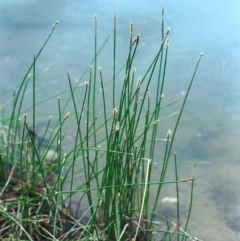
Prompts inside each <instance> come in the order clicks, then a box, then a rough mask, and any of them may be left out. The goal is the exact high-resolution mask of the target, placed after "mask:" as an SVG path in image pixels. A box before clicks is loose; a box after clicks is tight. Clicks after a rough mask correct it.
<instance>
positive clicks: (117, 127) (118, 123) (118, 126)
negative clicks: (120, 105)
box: [115, 121, 120, 131]
mask: <svg viewBox="0 0 240 241" xmlns="http://www.w3.org/2000/svg"><path fill="white" fill-rule="evenodd" d="M119 129H120V122H119V121H118V122H117V124H116V126H115V131H119Z"/></svg>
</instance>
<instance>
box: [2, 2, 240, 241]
mask: <svg viewBox="0 0 240 241" xmlns="http://www.w3.org/2000/svg"><path fill="white" fill-rule="evenodd" d="M156 2H157V3H156ZM0 4H1V10H0V32H1V38H0V83H1V90H0V91H1V97H0V98H1V108H2V106H3V105H4V106H7V107H9V109H10V107H11V99H12V91H13V89H15V88H16V86H17V85H19V84H20V82H21V80H22V78H23V76H24V74H25V73H26V71H27V69H28V67H29V66H30V64H31V61H32V59H33V55H34V53H36V52H37V51H38V50H39V49H40V47H41V46H42V43H43V42H44V41H45V39H46V37H47V34H48V33H49V31H50V30H51V27H52V25H53V23H54V22H55V21H56V20H58V21H59V26H58V27H57V29H56V31H55V32H54V34H53V36H52V38H51V39H50V41H49V43H48V44H47V46H46V48H45V49H44V51H43V53H42V55H41V57H40V59H39V60H38V63H37V73H38V76H37V85H38V88H39V89H38V92H37V93H38V95H37V101H38V102H39V101H42V100H45V99H48V98H50V97H52V98H50V99H49V100H48V102H46V103H45V102H43V103H42V105H41V106H39V107H38V112H39V118H40V117H41V118H42V121H43V122H44V120H45V119H46V118H47V116H49V115H54V113H56V112H57V111H56V108H57V97H58V96H61V101H62V103H64V101H65V100H66V96H67V95H68V93H69V92H68V93H64V91H65V90H67V89H68V81H67V73H70V75H71V79H72V81H73V82H74V81H76V82H77V81H78V80H79V77H80V76H81V73H82V72H83V71H84V70H85V69H86V68H87V67H88V66H89V64H90V63H91V61H92V58H93V53H94V52H93V50H94V41H93V40H94V14H97V16H98V42H99V46H100V45H101V43H103V41H104V40H105V39H106V36H107V35H108V34H109V33H110V32H111V29H112V26H113V14H114V12H117V48H118V51H117V68H120V67H121V66H122V65H123V64H124V63H125V59H126V54H127V46H128V39H129V23H130V22H133V23H134V26H135V28H134V32H135V33H140V34H141V43H144V46H143V47H142V49H141V51H140V52H139V56H138V57H139V59H141V61H140V62H139V63H138V67H137V75H143V74H144V73H145V71H146V68H147V67H148V64H149V62H150V61H151V59H152V57H153V56H154V54H155V53H156V50H157V49H158V46H159V38H160V37H161V31H160V29H161V9H162V7H164V8H165V26H166V27H170V28H171V33H170V36H169V37H170V49H169V65H168V73H167V84H166V88H165V95H166V98H169V99H168V100H175V99H178V100H179V101H181V100H183V96H184V93H185V91H186V88H187V86H188V83H189V81H190V79H191V76H192V73H193V70H194V67H195V65H196V61H197V58H198V56H199V54H200V52H204V56H203V59H202V61H201V63H200V66H199V69H198V73H197V75H196V78H195V81H194V83H193V87H192V90H191V93H190V95H189V99H188V102H187V105H186V109H185V111H184V114H183V117H182V120H181V123H180V125H179V131H178V135H177V138H176V142H175V145H174V149H175V150H176V151H177V156H178V160H179V161H180V162H181V161H182V164H181V165H180V167H179V169H180V170H179V171H180V176H181V177H182V178H186V177H190V176H191V173H192V169H193V166H194V163H197V167H196V170H195V176H196V178H197V180H196V182H195V183H196V186H195V191H194V192H195V197H194V204H193V205H194V208H193V213H192V219H191V221H190V224H189V233H191V234H193V235H195V236H197V237H198V238H200V239H202V240H218V241H225V240H240V195H239V193H240V188H239V185H238V182H239V181H240V177H239V172H240V158H239V148H240V126H239V121H240V105H239V102H240V68H239V67H240V66H239V62H240V57H239V56H240V41H239V36H240V24H239V23H240V15H239V12H240V2H239V1H237V0H231V1H226V0H222V1H219V0H210V1H191V0H182V1H173V0H168V1H144V0H140V1H137V0H132V1H127V0H121V1H117V0H112V1H108V0H103V1H100V0H99V1H77V0H73V1H66V0H65V1H47V0H41V1H40V0H39V1H33V0H31V1H30V0H29V1H27V0H25V1H20V0H19V1H18V0H15V1H14V0H12V1H8V2H6V1H3V0H1V1H0ZM110 42H111V41H110ZM106 46H107V47H106V48H108V46H109V48H111V47H112V45H111V44H110V43H109V44H108V43H107V45H106ZM98 63H99V65H100V66H101V67H102V68H103V71H104V75H105V76H108V74H110V73H111V69H112V56H110V57H109V53H108V51H103V53H101V55H100V56H99V60H98ZM109 68H110V70H109ZM83 81H85V79H84V80H83ZM151 88H152V92H153V89H154V86H151ZM29 98H30V97H29ZM24 104H25V106H26V107H25V108H26V113H29V114H30V113H31V109H29V108H28V107H29V106H31V104H30V105H29V103H27V102H26V103H24ZM7 110H8V108H6V112H7ZM178 110H179V109H178V106H176V107H175V106H174V107H172V108H170V109H169V113H167V112H166V115H170V116H171V114H172V113H174V112H176V111H178ZM98 114H99V115H101V111H99V113H98ZM172 123H173V122H172V121H171V120H170V121H168V119H166V120H165V121H164V125H165V127H166V133H167V130H168V129H173V126H172ZM158 138H162V137H161V136H159V137H158ZM155 162H156V165H157V160H155ZM155 175H158V173H157V171H156V174H155ZM169 176H171V174H169ZM183 192H185V189H184V190H183ZM166 194H167V191H166ZM187 194H189V193H187ZM169 205H170V204H169ZM171 208H172V207H171V205H170V206H169V209H171ZM183 209H184V207H183ZM167 212H168V211H166V213H167Z"/></svg>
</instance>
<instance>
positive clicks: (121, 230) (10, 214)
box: [0, 12, 202, 241]
mask: <svg viewBox="0 0 240 241" xmlns="http://www.w3.org/2000/svg"><path fill="white" fill-rule="evenodd" d="M162 13H164V12H162ZM162 16H163V14H162ZM94 20H95V39H94V51H93V56H94V58H93V61H92V62H91V64H90V66H88V68H87V69H88V71H83V74H82V76H81V77H80V78H79V82H78V83H77V84H73V83H72V81H71V76H70V74H67V79H68V82H69V90H68V91H66V93H67V95H68V100H67V101H66V102H65V103H64V104H62V102H61V99H60V98H58V101H57V105H56V113H57V121H55V122H54V123H53V121H52V118H51V117H49V119H48V121H47V124H46V125H45V127H44V130H43V134H42V136H40V137H39V136H38V133H37V129H38V128H37V127H38V115H37V113H36V106H37V105H38V104H40V103H37V102H36V95H37V92H36V91H37V84H36V83H37V82H36V79H37V78H38V75H37V74H36V65H37V63H38V58H39V56H40V54H41V53H42V51H43V50H44V49H45V48H46V45H47V42H48V41H49V39H50V38H51V35H52V34H53V32H54V31H55V29H56V27H57V24H58V22H56V23H55V24H54V25H53V27H52V30H51V32H50V34H49V36H48V38H47V39H46V41H45V42H44V44H43V46H42V48H41V49H40V51H39V52H38V53H37V54H36V55H35V56H34V57H33V61H32V64H31V66H30V67H29V69H28V70H27V72H26V75H25V76H24V78H23V79H22V81H21V85H20V86H19V87H18V90H17V91H16V92H14V94H13V100H12V102H13V107H12V113H11V115H10V117H7V116H5V114H4V109H3V115H2V121H1V145H0V146H1V155H0V171H1V175H0V177H1V194H0V199H1V203H0V238H1V239H4V240H8V239H9V240H10V239H11V240H119V241H120V240H154V237H155V236H156V235H157V237H158V238H157V239H158V240H159V239H160V240H162V241H170V240H182V241H184V240H198V239H196V238H193V237H192V236H191V235H189V234H188V233H187V229H188V223H189V221H190V214H191V210H192V203H193V190H194V180H195V177H194V174H192V175H190V176H188V177H186V178H185V179H181V180H179V179H178V161H177V155H176V152H174V151H173V143H174V139H175V136H176V133H177V129H178V126H179V122H180V119H181V116H182V114H183V111H184V107H185V104H186V101H187V98H188V95H189V93H190V89H191V87H192V83H193V80H194V77H195V74H196V71H197V68H198V65H199V63H200V60H201V57H202V54H200V56H199V58H198V60H197V62H196V67H195V69H194V70H193V75H192V79H191V80H190V83H189V87H188V90H187V92H186V95H185V97H184V100H183V103H182V104H181V108H180V111H179V112H178V116H177V118H176V122H175V125H174V126H173V128H172V131H171V130H165V133H166V136H165V137H164V136H163V138H162V139H160V141H162V142H163V143H164V147H163V148H162V150H161V152H162V153H163V156H162V157H161V158H162V159H161V161H160V164H159V166H158V168H159V176H158V178H156V176H154V174H153V171H154V169H156V167H155V166H154V161H155V160H156V159H158V160H159V156H157V154H156V153H157V149H158V148H159V146H157V141H159V138H158V136H159V133H160V130H161V120H162V119H164V110H165V109H166V108H171V107H172V105H173V104H174V103H175V101H173V102H170V103H166V102H165V101H164V94H165V92H164V86H165V84H166V83H165V82H166V79H167V78H166V72H167V62H168V49H169V39H168V36H169V34H170V29H167V30H166V31H165V30H164V20H163V19H162V38H161V43H160V47H159V49H158V51H157V52H156V54H155V57H154V58H153V60H152V62H150V63H149V67H148V69H147V70H146V73H145V74H144V75H143V76H142V77H141V76H139V77H136V69H135V67H134V66H135V65H137V61H138V58H137V56H138V51H139V43H140V35H136V36H135V35H134V25H133V23H131V24H130V39H129V47H128V56H126V57H127V61H126V64H123V67H122V68H120V69H119V70H118V69H117V67H116V59H117V56H116V53H117V37H116V36H117V16H116V14H115V15H114V27H113V31H112V32H111V34H110V35H109V36H107V38H106V41H105V42H104V43H103V45H101V46H100V47H98V42H97V36H98V32H97V16H95V17H94ZM110 37H113V49H112V55H113V57H112V58H113V66H112V77H111V78H110V81H105V77H104V71H103V70H102V68H101V67H98V62H99V61H98V57H99V55H100V54H101V52H102V51H104V50H105V44H106V42H107V40H109V39H110ZM108 51H109V50H108ZM156 76H157V88H156V89H154V91H155V93H154V94H153V96H154V97H151V93H150V91H151V84H152V83H153V81H154V82H156ZM87 78H88V81H85V82H83V81H82V80H83V79H87ZM119 79H120V80H122V87H121V91H120V92H119ZM117 81H118V82H117ZM105 82H106V83H105ZM98 83H100V86H101V89H100V90H101V91H98V90H97V86H98ZM109 85H111V87H110V88H109ZM109 93H111V94H109ZM29 94H30V95H32V97H31V99H32V104H31V106H32V114H31V117H30V118H29V117H28V116H27V115H26V114H23V113H24V108H25V107H24V105H23V103H24V99H25V98H26V96H28V95H29ZM79 94H81V96H82V100H81V105H80V106H79V104H78V96H79ZM53 98H55V97H53ZM46 101H47V100H46ZM49 101H50V100H49ZM70 105H71V106H72V107H71V108H72V111H71V114H70V112H68V111H67V109H68V108H69V106H70ZM99 109H101V110H102V115H101V116H99V117H98V116H97V113H98V110H99ZM22 116H23V118H22ZM69 130H70V131H71V133H73V134H71V140H72V146H71V149H70V150H68V151H67V152H65V150H66V148H65V146H64V142H63V141H64V138H65V133H67V132H68V131H69ZM170 162H173V163H174V165H171V166H169V163H170ZM170 167H171V168H172V167H173V172H174V173H175V178H174V180H170V181H168V180H166V173H167V170H168V169H169V168H170ZM186 182H191V190H190V197H189V203H190V204H189V210H188V214H187V217H186V218H185V217H183V218H185V220H183V219H182V218H181V217H180V214H181V210H180V208H181V203H180V201H181V200H180V196H179V186H180V185H184V183H186ZM173 185H174V186H175V189H174V190H175V191H174V193H172V197H175V198H173V199H172V200H174V202H175V203H176V208H175V212H176V217H177V218H176V220H170V218H169V217H167V216H164V215H161V214H159V213H158V206H159V205H164V203H163V202H162V203H160V202H159V200H160V198H162V190H163V187H165V186H167V187H168V186H169V187H172V186H173ZM153 193H154V195H153ZM165 200H167V199H165ZM169 200H170V199H169V198H168V201H169ZM83 207H84V208H83ZM182 222H183V223H184V224H183V225H181V223H182Z"/></svg>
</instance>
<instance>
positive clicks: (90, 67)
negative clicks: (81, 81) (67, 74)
mask: <svg viewBox="0 0 240 241" xmlns="http://www.w3.org/2000/svg"><path fill="white" fill-rule="evenodd" d="M89 73H92V65H90V66H89Z"/></svg>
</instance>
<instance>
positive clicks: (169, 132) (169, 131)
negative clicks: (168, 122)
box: [167, 129, 172, 137]
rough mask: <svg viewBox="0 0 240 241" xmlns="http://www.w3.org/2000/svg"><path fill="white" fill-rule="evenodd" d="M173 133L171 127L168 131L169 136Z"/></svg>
mask: <svg viewBox="0 0 240 241" xmlns="http://www.w3.org/2000/svg"><path fill="white" fill-rule="evenodd" d="M171 135H172V131H171V129H169V130H168V132H167V137H170V136H171Z"/></svg>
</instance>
